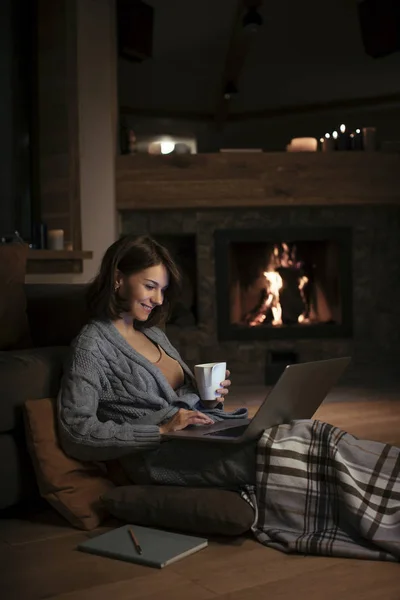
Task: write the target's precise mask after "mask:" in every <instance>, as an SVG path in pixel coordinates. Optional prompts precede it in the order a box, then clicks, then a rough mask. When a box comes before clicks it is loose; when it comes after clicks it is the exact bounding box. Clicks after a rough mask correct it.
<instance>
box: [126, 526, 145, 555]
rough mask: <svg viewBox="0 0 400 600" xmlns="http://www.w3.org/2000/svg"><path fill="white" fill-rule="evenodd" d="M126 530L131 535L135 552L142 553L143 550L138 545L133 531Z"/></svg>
mask: <svg viewBox="0 0 400 600" xmlns="http://www.w3.org/2000/svg"><path fill="white" fill-rule="evenodd" d="M128 531H129V535H130V536H131V538H132V542H133V544H134V546H135V548H136V552H137V553H138V554H143V550H142V548H141V547H140V544H139V542H138V541H137V539H136V536H135V534H134V533H133V531H132V529H128Z"/></svg>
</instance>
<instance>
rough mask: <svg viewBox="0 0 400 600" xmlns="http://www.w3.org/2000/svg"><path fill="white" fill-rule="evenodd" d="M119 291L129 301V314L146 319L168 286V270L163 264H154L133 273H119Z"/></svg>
mask: <svg viewBox="0 0 400 600" xmlns="http://www.w3.org/2000/svg"><path fill="white" fill-rule="evenodd" d="M117 280H118V282H119V283H120V288H119V293H120V295H121V296H122V297H123V298H126V299H127V300H129V302H130V306H131V309H130V316H132V317H133V318H134V319H136V320H138V321H146V320H147V319H148V317H149V315H150V314H151V312H152V311H153V310H154V308H156V306H161V304H162V303H163V301H164V292H165V290H166V289H167V287H168V283H169V277H168V271H167V269H166V268H165V267H164V265H162V264H160V265H155V266H154V267H149V268H148V269H144V270H143V271H140V272H139V273H135V274H134V275H128V276H126V275H122V274H121V275H120V276H119V277H118V279H117Z"/></svg>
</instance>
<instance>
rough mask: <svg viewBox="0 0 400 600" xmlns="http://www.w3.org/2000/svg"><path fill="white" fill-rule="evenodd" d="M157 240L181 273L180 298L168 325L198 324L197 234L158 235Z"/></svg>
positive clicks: (191, 325) (181, 326)
mask: <svg viewBox="0 0 400 600" xmlns="http://www.w3.org/2000/svg"><path fill="white" fill-rule="evenodd" d="M157 242H159V243H160V244H162V245H163V246H165V247H166V248H167V249H168V250H169V252H170V254H171V256H172V258H173V259H174V261H175V263H176V264H177V266H178V268H179V271H180V273H181V290H180V294H179V298H178V299H177V301H176V302H175V303H174V306H173V307H172V313H171V315H170V317H169V319H168V321H167V323H166V324H167V325H175V326H177V327H180V328H185V327H193V326H196V325H197V260H196V236H195V235H193V234H187V235H185V234H182V235H180V234H177V235H172V234H168V235H157Z"/></svg>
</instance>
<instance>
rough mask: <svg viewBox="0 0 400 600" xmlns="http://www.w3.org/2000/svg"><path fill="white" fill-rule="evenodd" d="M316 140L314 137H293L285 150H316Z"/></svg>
mask: <svg viewBox="0 0 400 600" xmlns="http://www.w3.org/2000/svg"><path fill="white" fill-rule="evenodd" d="M317 149H318V142H317V140H316V139H315V138H306V137H304V138H293V139H292V141H291V142H290V144H289V145H288V146H286V150H287V152H316V151H317Z"/></svg>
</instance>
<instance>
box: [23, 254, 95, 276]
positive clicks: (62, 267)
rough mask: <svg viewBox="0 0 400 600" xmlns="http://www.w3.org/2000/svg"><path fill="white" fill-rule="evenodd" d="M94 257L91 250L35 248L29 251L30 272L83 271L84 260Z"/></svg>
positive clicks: (28, 269) (58, 272) (27, 269)
mask: <svg viewBox="0 0 400 600" xmlns="http://www.w3.org/2000/svg"><path fill="white" fill-rule="evenodd" d="M91 258H93V252H92V251H90V250H34V249H30V250H29V252H28V262H27V267H26V272H27V273H28V274H60V273H82V271H83V261H84V260H90V259H91Z"/></svg>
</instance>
